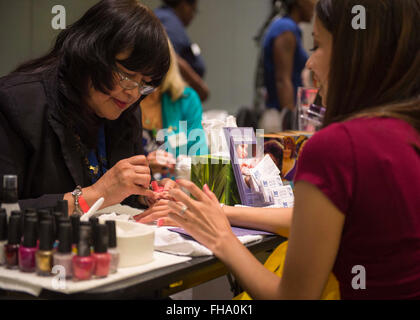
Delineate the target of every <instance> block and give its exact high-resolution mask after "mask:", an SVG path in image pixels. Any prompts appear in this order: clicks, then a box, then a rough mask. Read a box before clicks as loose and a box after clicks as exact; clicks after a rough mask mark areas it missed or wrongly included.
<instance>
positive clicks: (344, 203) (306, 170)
mask: <svg viewBox="0 0 420 320" xmlns="http://www.w3.org/2000/svg"><path fill="white" fill-rule="evenodd" d="M361 143H363V142H361ZM354 159H355V156H354V146H353V143H352V141H351V139H350V136H349V134H348V132H347V130H346V128H345V126H344V125H343V124H332V125H330V126H329V127H327V128H325V129H323V130H321V131H319V132H317V133H316V134H315V135H313V136H312V137H311V138H310V139H309V140H308V142H307V143H306V144H305V145H304V148H303V150H302V153H301V155H300V156H299V159H298V164H297V172H296V176H295V181H294V182H295V183H297V182H298V181H306V182H308V183H310V184H312V185H314V186H315V187H317V188H318V189H319V190H321V192H322V193H324V195H325V196H326V197H327V198H328V199H330V201H331V202H332V203H333V204H334V205H335V206H336V207H337V208H338V209H339V210H340V211H341V212H342V213H344V214H346V213H347V212H348V211H349V207H350V205H351V203H352V197H353V187H354V185H355V177H356V174H355V173H356V166H355V160H354Z"/></svg>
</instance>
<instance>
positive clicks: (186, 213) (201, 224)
mask: <svg viewBox="0 0 420 320" xmlns="http://www.w3.org/2000/svg"><path fill="white" fill-rule="evenodd" d="M177 183H178V185H179V186H181V187H183V188H185V189H187V190H188V191H189V192H190V193H191V195H192V196H194V198H195V199H196V200H194V199H192V198H190V197H189V196H188V195H186V194H185V193H184V192H183V191H182V190H180V189H172V190H170V191H169V194H170V195H171V196H172V197H173V198H174V199H175V200H176V201H170V202H169V203H168V206H169V207H170V208H171V212H170V213H169V214H168V215H169V218H171V219H173V220H174V221H176V222H177V223H178V224H179V225H180V226H181V227H183V228H184V229H185V230H186V231H187V232H188V233H189V234H190V235H191V236H193V237H194V238H195V239H196V240H197V241H198V242H200V243H202V244H203V245H205V246H206V247H207V248H209V249H210V250H211V251H213V253H214V254H215V255H217V256H219V257H220V256H222V255H223V252H222V249H223V247H224V246H225V245H226V243H231V242H232V241H235V240H236V236H235V235H234V234H233V232H232V229H231V227H230V223H229V221H228V219H227V217H226V215H225V213H224V212H223V209H222V208H221V207H220V204H219V201H218V200H217V198H216V196H215V195H214V193H213V192H211V191H210V189H209V188H208V186H207V185H205V186H204V188H203V191H201V190H200V189H199V188H198V187H197V186H196V185H195V184H194V183H192V182H191V181H187V180H177ZM184 206H186V208H185V207H184Z"/></svg>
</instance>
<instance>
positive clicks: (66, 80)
mask: <svg viewBox="0 0 420 320" xmlns="http://www.w3.org/2000/svg"><path fill="white" fill-rule="evenodd" d="M121 52H129V53H130V55H129V57H127V58H126V59H124V60H121V61H118V62H119V63H120V64H121V65H123V66H124V67H125V68H127V69H128V70H132V71H135V72H139V73H141V74H143V75H144V76H149V77H151V78H152V81H151V82H150V84H151V85H153V86H159V84H160V83H161V81H162V79H163V78H164V76H165V74H166V72H167V71H168V69H169V63H170V56H169V47H168V42H167V36H166V32H165V30H164V29H163V27H162V25H161V23H160V21H159V20H158V19H157V18H156V16H155V15H154V14H153V12H152V11H151V10H150V9H149V8H147V7H146V6H144V5H142V4H140V3H139V2H138V1H136V0H101V1H99V2H98V3H97V4H95V5H94V6H93V7H91V8H90V9H89V10H88V11H87V12H86V13H85V14H84V15H83V16H82V17H81V18H80V19H79V20H77V21H76V22H75V23H73V24H72V25H70V26H68V28H67V29H65V30H63V31H62V32H60V34H59V35H58V36H57V39H56V42H55V45H54V47H53V48H52V50H51V51H50V52H49V53H47V54H46V55H44V56H42V57H40V58H37V59H34V60H32V61H29V62H26V63H24V64H22V65H20V66H19V67H18V68H17V69H16V70H15V72H29V73H35V72H42V71H44V70H46V69H52V68H56V70H57V75H58V81H59V88H58V91H60V93H61V95H62V96H63V97H64V98H65V100H66V102H65V103H64V105H63V108H64V110H62V111H63V112H62V113H63V114H64V115H65V116H66V117H67V118H68V120H70V123H72V124H73V125H74V126H76V127H77V131H78V132H77V133H78V134H79V135H80V138H81V140H82V141H83V142H84V143H86V144H87V145H90V146H92V144H93V145H94V144H95V143H96V138H95V137H96V133H95V131H96V132H97V129H98V126H99V123H100V122H101V120H100V119H99V117H97V116H96V115H95V114H94V112H93V111H92V110H90V108H87V107H86V98H87V97H88V93H89V85H90V84H91V85H92V86H93V88H94V89H96V90H98V91H101V92H103V93H105V94H107V93H108V92H109V91H111V90H112V89H113V88H114V86H115V69H116V62H117V60H116V58H115V57H116V55H117V54H119V53H121ZM128 111H130V110H127V111H126V112H128ZM126 112H125V113H126Z"/></svg>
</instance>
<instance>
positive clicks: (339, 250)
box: [168, 0, 420, 300]
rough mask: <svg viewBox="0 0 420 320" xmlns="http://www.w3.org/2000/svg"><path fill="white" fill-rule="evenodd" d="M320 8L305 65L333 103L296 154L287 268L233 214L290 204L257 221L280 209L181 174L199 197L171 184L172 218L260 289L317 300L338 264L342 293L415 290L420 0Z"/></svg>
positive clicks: (259, 294)
mask: <svg viewBox="0 0 420 320" xmlns="http://www.w3.org/2000/svg"><path fill="white" fill-rule="evenodd" d="M355 6H359V8H360V6H361V7H362V8H363V9H364V13H365V14H366V15H365V18H366V29H357V28H353V23H352V22H353V20H354V18H355V16H356V14H353V12H352V8H354V7H355ZM315 12H316V17H315V24H314V52H313V54H312V55H311V57H310V58H309V60H308V62H307V67H308V68H309V69H310V70H311V71H313V72H314V74H315V78H316V79H317V81H318V82H319V83H320V85H321V89H320V94H321V96H322V100H323V104H324V105H325V106H326V114H325V118H324V122H323V128H322V129H321V130H320V131H318V132H317V133H315V134H314V135H313V136H312V137H311V138H310V139H309V140H308V142H306V144H305V147H304V148H303V150H302V153H301V156H300V157H299V159H298V165H297V172H296V175H295V180H294V182H295V205H294V208H293V217H292V222H291V226H290V237H289V241H288V242H289V243H288V248H287V253H286V256H285V257H286V258H285V262H284V269H283V270H282V272H281V273H279V275H280V277H279V276H277V275H276V274H275V273H273V272H272V271H270V270H268V269H266V268H264V267H263V266H262V264H261V263H260V262H259V261H258V260H257V259H256V258H255V257H254V256H253V255H252V254H251V253H250V252H249V251H248V250H247V248H246V247H245V246H243V245H242V244H241V243H240V241H239V240H238V239H237V237H236V236H235V235H234V234H233V232H232V230H231V226H230V223H232V224H236V225H242V226H247V227H254V228H267V227H269V226H270V224H271V225H276V224H277V225H278V221H279V220H281V219H284V212H282V209H277V210H278V214H277V216H275V215H274V214H273V215H272V216H271V222H269V221H267V220H264V221H263V220H262V219H265V218H266V216H262V217H259V216H258V214H255V215H254V216H253V219H252V220H253V221H252V220H251V219H250V212H249V211H252V210H253V211H255V213H257V211H259V212H262V211H267V212H268V210H275V209H265V210H264V209H261V208H246V209H247V211H248V213H247V214H246V215H244V214H243V213H242V212H241V209H240V208H229V207H227V206H224V207H223V208H221V206H220V204H219V203H218V201H217V198H216V197H215V195H214V194H213V193H212V192H211V191H210V190H209V188H208V187H207V186H204V188H203V191H202V190H200V189H199V188H198V187H197V186H195V185H193V184H192V183H191V182H189V181H185V180H181V181H178V184H179V185H180V186H181V187H184V188H186V189H187V190H188V191H189V192H190V193H191V194H192V195H193V196H194V199H192V198H190V197H188V196H186V195H185V193H183V192H182V191H181V190H180V189H172V190H171V192H170V194H171V196H172V197H174V198H175V199H176V201H170V202H169V205H168V206H169V208H170V210H171V213H170V214H169V218H170V219H172V220H174V221H175V222H176V223H177V224H178V225H180V226H182V227H183V228H184V229H185V230H186V231H187V232H188V233H189V234H191V235H192V236H193V237H194V238H195V239H196V240H197V241H199V242H200V243H202V244H204V245H205V246H207V247H208V248H209V249H210V250H211V251H212V252H213V253H214V254H215V255H216V256H217V257H218V258H219V259H220V260H221V261H223V262H224V263H225V264H226V266H227V267H228V268H229V269H230V270H231V272H232V273H233V274H234V275H235V277H236V278H237V279H238V281H239V282H240V284H241V285H242V287H243V288H244V289H245V290H246V291H247V292H248V293H249V294H250V295H251V296H252V297H253V298H258V299H319V298H321V296H322V295H323V292H324V288H326V285H327V283H328V281H329V279H331V278H330V276H331V273H333V274H334V275H335V277H336V279H337V280H338V283H339V294H340V297H341V298H342V299H395V300H400V299H419V298H420V197H419V192H420V78H419V75H418V73H419V69H420V55H419V49H420V47H419V39H420V27H419V21H420V0H381V1H371V0H319V1H318V3H317V5H316V9H315ZM362 12H363V11H362ZM233 209H236V210H233ZM283 210H284V209H283ZM245 218H246V219H247V221H245ZM263 222H264V223H263ZM284 227H287V226H286V225H284ZM267 229H268V228H267ZM270 229H271V230H272V229H273V227H271V228H270ZM274 230H275V229H274ZM277 232H278V231H277ZM280 265H281V264H279V266H280ZM273 271H274V272H276V273H277V271H276V270H273ZM324 293H325V292H324Z"/></svg>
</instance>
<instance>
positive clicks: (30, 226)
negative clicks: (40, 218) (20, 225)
mask: <svg viewBox="0 0 420 320" xmlns="http://www.w3.org/2000/svg"><path fill="white" fill-rule="evenodd" d="M36 222H37V221H36V219H33V218H28V219H26V221H25V226H24V228H25V229H24V231H23V246H24V247H26V248H34V247H36V240H37V237H36Z"/></svg>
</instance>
